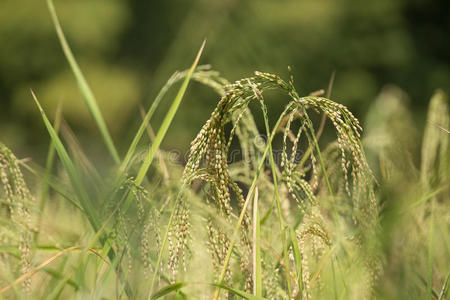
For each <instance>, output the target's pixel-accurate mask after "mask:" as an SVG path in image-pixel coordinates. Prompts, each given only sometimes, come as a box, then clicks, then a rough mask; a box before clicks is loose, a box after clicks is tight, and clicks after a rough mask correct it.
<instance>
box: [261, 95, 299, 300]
mask: <svg viewBox="0 0 450 300" xmlns="http://www.w3.org/2000/svg"><path fill="white" fill-rule="evenodd" d="M255 95H257V97H258V98H259V100H260V102H261V108H262V110H263V115H264V124H265V126H266V132H267V135H269V134H270V128H269V119H268V112H267V107H266V105H265V103H264V100H263V98H262V96H261V95H260V94H258V93H256V91H255ZM268 146H269V153H270V165H271V168H272V178H273V186H274V190H275V202H276V204H277V212H278V222H279V224H280V233H281V245H282V247H283V256H284V270H285V272H286V283H287V288H288V293H289V295H292V287H291V280H290V273H291V272H290V270H289V257H288V253H287V244H286V236H285V231H284V222H283V215H282V211H281V201H280V194H279V191H278V179H277V170H276V166H275V161H274V158H273V151H272V143H269V145H268Z"/></svg>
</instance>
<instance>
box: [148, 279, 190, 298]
mask: <svg viewBox="0 0 450 300" xmlns="http://www.w3.org/2000/svg"><path fill="white" fill-rule="evenodd" d="M184 286H186V283H184V282H175V283H172V284H169V285H168V286H165V287H163V288H162V289H160V290H159V291H157V292H156V293H155V294H154V295H153V296H152V298H151V299H152V300H156V299H159V298H161V297H164V296H165V295H168V294H170V293H172V292H176V291H178V290H179V289H181V288H182V287H184Z"/></svg>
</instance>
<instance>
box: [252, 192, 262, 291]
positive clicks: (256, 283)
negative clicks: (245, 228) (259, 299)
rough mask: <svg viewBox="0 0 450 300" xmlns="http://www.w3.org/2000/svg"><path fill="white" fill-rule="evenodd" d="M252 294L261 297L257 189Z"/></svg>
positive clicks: (254, 217)
mask: <svg viewBox="0 0 450 300" xmlns="http://www.w3.org/2000/svg"><path fill="white" fill-rule="evenodd" d="M253 294H254V295H255V296H262V275H261V224H260V221H259V211H258V188H256V190H255V198H254V200H253Z"/></svg>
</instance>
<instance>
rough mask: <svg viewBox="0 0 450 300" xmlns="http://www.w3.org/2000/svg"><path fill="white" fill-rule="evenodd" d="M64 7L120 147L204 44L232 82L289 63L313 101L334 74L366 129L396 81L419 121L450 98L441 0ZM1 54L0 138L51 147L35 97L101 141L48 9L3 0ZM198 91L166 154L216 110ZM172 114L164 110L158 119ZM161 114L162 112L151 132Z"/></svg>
mask: <svg viewBox="0 0 450 300" xmlns="http://www.w3.org/2000/svg"><path fill="white" fill-rule="evenodd" d="M55 5H56V9H57V11H58V14H59V16H60V19H61V23H62V27H63V30H64V31H65V33H66V36H67V38H68V40H69V43H70V45H71V47H72V49H73V51H74V54H75V56H76V57H77V59H78V61H79V62H80V65H81V68H82V70H83V71H84V72H85V74H86V76H87V79H88V81H89V82H90V84H91V87H92V88H93V90H94V93H95V94H96V96H97V98H98V101H99V104H100V106H101V109H102V112H103V113H104V115H105V118H106V121H107V123H108V125H109V126H110V128H111V129H112V130H113V134H114V139H121V138H123V137H124V136H127V130H129V128H130V127H133V125H134V127H135V126H136V124H137V121H138V119H139V118H140V117H139V113H138V110H137V108H136V105H137V104H138V103H139V102H141V103H143V104H144V106H146V107H147V106H148V105H149V104H150V103H151V102H152V101H153V99H154V97H155V95H156V92H157V91H158V89H159V88H160V86H162V84H163V83H164V82H165V81H166V80H167V78H168V77H169V76H170V74H172V73H173V72H174V71H175V70H177V69H178V70H180V69H185V68H186V67H187V66H188V65H189V64H190V60H191V57H192V55H193V53H194V52H195V51H196V49H197V48H198V46H199V45H200V43H201V41H202V40H203V39H204V38H207V47H206V51H205V53H204V55H203V57H202V63H209V64H212V65H213V67H214V68H215V69H216V70H220V71H221V72H222V75H223V76H224V77H225V78H228V79H229V80H235V79H237V78H241V77H245V76H248V75H250V74H251V73H252V72H253V71H254V70H260V71H267V72H274V73H281V74H283V73H284V74H286V73H287V71H286V67H287V66H288V65H290V66H292V68H293V75H294V76H295V78H296V86H297V88H298V89H299V90H301V91H302V92H303V93H309V92H311V91H314V90H318V89H321V88H326V86H327V83H328V80H329V78H330V75H331V73H332V71H333V70H336V81H335V84H334V87H333V93H332V98H333V99H334V100H336V101H338V102H341V103H343V104H345V105H348V106H349V107H350V109H351V110H352V111H355V112H356V114H357V115H358V116H360V117H361V118H362V119H363V120H364V115H365V112H366V109H367V108H368V106H369V104H370V103H371V102H373V101H374V99H375V98H376V96H377V94H378V93H379V92H380V90H381V88H382V87H383V86H384V85H385V84H387V83H395V84H397V85H398V86H399V87H400V88H401V89H403V90H406V91H407V93H408V94H409V96H410V101H411V103H412V106H413V108H414V109H415V111H416V114H417V116H418V117H419V118H418V120H423V119H424V118H425V116H424V115H423V113H422V112H423V111H424V108H425V107H426V105H427V99H429V97H430V96H431V94H432V93H433V91H434V90H435V89H436V88H438V87H440V88H442V89H444V91H445V92H447V93H448V92H449V82H450V52H449V51H448V49H449V48H450V35H449V30H450V24H449V22H450V16H449V14H450V8H449V4H448V1H444V0H440V1H439V0H436V1H425V0H412V1H402V0H397V1H392V0H378V1H356V0H340V1H334V0H302V1H295V0H280V1H272V0H264V1H248V0H245V1H237V0H223V1H206V0H195V1H184V0H171V1H143V0H132V1H118V0H108V1H93V0H58V1H55ZM0 45H1V47H0V134H1V136H2V139H3V140H7V141H9V143H10V146H11V147H12V148H14V149H20V151H19V153H20V152H22V153H23V154H27V153H28V152H30V151H34V150H35V149H39V148H41V147H45V145H46V144H47V140H48V138H47V137H46V136H44V134H45V131H44V130H42V129H43V128H42V127H43V125H42V122H41V120H40V119H39V112H38V111H37V110H36V109H35V107H34V104H33V101H32V99H31V97H30V94H29V88H33V89H34V90H35V91H36V92H37V93H39V95H40V99H41V101H42V103H43V106H44V108H45V109H46V110H47V111H48V112H49V115H52V114H53V113H54V112H55V110H56V107H57V105H58V103H59V102H60V101H62V102H63V112H64V117H65V118H66V119H67V120H68V121H69V123H70V125H71V126H73V127H75V128H76V129H77V130H78V132H83V133H84V134H83V135H82V137H81V138H83V136H84V138H85V139H86V140H89V141H92V140H93V139H94V138H95V137H98V135H97V132H96V130H93V129H94V128H95V125H94V122H93V121H92V119H91V117H90V115H89V113H88V110H87V109H86V107H85V104H84V103H83V101H81V95H80V94H79V92H78V90H77V87H76V83H75V79H74V78H73V76H72V74H71V72H70V69H69V66H68V64H67V63H66V61H65V58H64V56H63V53H62V51H61V49H60V46H59V43H58V40H57V38H56V34H55V32H54V28H53V26H52V23H51V19H50V16H49V13H48V11H47V7H46V4H45V1H36V0H22V1H13V0H4V1H1V3H0ZM192 88H193V89H194V91H195V92H191V95H196V97H195V98H194V97H189V91H188V95H187V98H186V99H185V100H184V102H183V103H182V107H181V110H180V112H179V114H178V115H177V118H176V120H175V122H174V125H173V126H174V130H172V131H171V133H170V134H169V136H168V137H167V139H166V140H165V142H164V143H165V146H166V147H172V148H179V149H182V150H186V148H187V145H188V144H189V141H190V140H192V138H193V137H194V135H195V133H196V132H197V131H198V129H199V128H200V127H201V125H202V124H203V123H204V122H205V120H206V119H207V118H208V116H209V114H210V112H211V111H212V110H213V108H214V107H215V105H216V102H217V97H216V96H215V95H214V94H213V93H212V92H211V91H208V90H206V89H204V88H202V87H200V86H199V85H193V86H192ZM268 105H269V111H274V114H277V113H279V112H281V110H282V106H281V105H277V101H276V100H274V101H269V103H268ZM167 107H168V104H167V106H165V105H164V103H163V105H162V106H161V108H160V110H161V112H164V111H166V110H167ZM163 115H164V114H163V113H159V114H157V116H160V118H159V119H158V118H155V122H154V124H152V125H153V126H154V127H156V128H157V127H159V122H160V121H161V120H162V117H163ZM257 121H259V124H260V125H262V120H257ZM134 127H133V128H134ZM25 145H27V146H26V147H25ZM93 145H95V143H94V144H93ZM30 146H33V147H34V148H33V147H30ZM93 148H94V147H93Z"/></svg>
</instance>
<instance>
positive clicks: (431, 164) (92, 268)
mask: <svg viewBox="0 0 450 300" xmlns="http://www.w3.org/2000/svg"><path fill="white" fill-rule="evenodd" d="M48 5H49V9H50V12H51V15H52V18H53V22H54V24H55V28H56V30H57V34H58V37H59V39H60V42H61V45H62V48H63V51H64V54H65V55H66V57H67V60H68V62H69V64H70V66H71V68H72V70H73V73H74V76H75V78H76V80H77V82H78V83H79V87H80V91H81V92H82V94H83V96H84V100H85V102H86V104H87V106H88V107H89V108H90V111H91V113H92V116H93V118H94V120H95V121H96V124H97V125H98V127H99V131H100V134H101V136H102V138H103V140H104V142H105V146H106V147H105V150H107V151H108V153H109V154H110V156H111V157H112V161H111V165H110V166H109V167H108V168H107V169H105V167H104V166H98V164H97V163H96V162H94V161H93V159H92V158H89V157H88V156H87V155H86V154H85V153H84V151H83V147H82V145H81V144H80V143H79V142H78V140H77V138H76V134H74V133H73V132H72V131H71V129H70V126H69V125H68V124H67V123H66V122H65V121H64V117H63V116H64V111H63V109H62V110H60V111H59V112H58V113H57V115H56V116H55V121H54V123H53V124H52V123H51V121H50V119H49V117H48V116H47V114H46V112H45V111H44V109H43V108H42V107H41V105H40V102H39V95H35V94H34V93H33V92H31V94H32V95H31V96H30V98H33V99H34V101H35V103H36V107H37V110H38V111H39V112H40V114H41V117H42V120H43V122H44V124H45V128H46V130H47V131H48V134H49V136H50V141H51V142H50V146H49V150H48V156H47V163H46V166H45V167H44V168H43V167H40V166H38V165H37V164H35V163H33V161H32V160H31V161H30V160H28V159H18V158H16V157H15V156H14V154H13V152H12V151H11V150H10V149H9V148H8V147H7V146H5V144H2V143H3V142H4V143H6V144H7V142H8V141H2V143H0V179H1V185H0V187H1V189H0V203H1V206H0V209H1V210H0V222H1V224H2V226H1V227H0V270H1V272H0V298H4V299H29V298H32V299H67V298H77V299H78V298H81V299H84V298H90V299H91V298H92V299H113V298H117V299H120V298H122V299H158V298H166V299H238V298H244V299H399V298H407V299H422V298H423V299H446V297H447V291H448V284H449V283H448V281H449V274H450V273H449V271H450V265H449V260H448V257H449V253H450V252H449V248H450V243H449V241H450V240H449V228H448V217H449V215H448V211H449V209H448V208H449V201H448V200H449V197H448V196H449V187H448V182H449V172H448V170H449V159H448V158H449V154H450V153H449V146H448V144H449V136H448V128H449V112H448V101H447V98H446V95H445V93H444V92H442V91H438V92H436V94H435V95H434V96H433V97H432V100H431V102H430V108H429V113H428V121H427V123H426V128H425V133H424V136H423V141H422V143H421V149H420V150H419V149H412V148H414V146H418V145H419V144H420V143H417V142H416V140H417V139H418V137H417V136H418V134H414V133H413V131H414V124H413V122H412V117H411V116H410V115H409V112H408V109H407V108H406V107H405V104H404V99H403V98H405V96H404V94H403V93H402V92H400V91H399V90H398V89H395V88H392V87H391V88H387V89H385V90H383V91H382V93H381V94H380V96H379V98H378V99H377V100H376V101H375V102H374V103H375V104H374V107H373V108H372V109H371V111H370V114H369V117H368V122H367V123H368V124H367V129H368V130H367V133H366V134H364V135H363V133H362V131H363V129H362V125H361V124H360V123H359V121H358V119H357V118H356V117H355V116H354V115H353V114H352V113H351V112H350V111H349V109H347V108H346V107H345V106H344V105H342V104H339V103H337V102H335V101H333V100H331V99H330V98H332V97H330V95H331V84H330V86H329V88H328V93H327V94H328V95H327V97H322V96H318V95H317V93H312V94H311V95H304V96H301V93H299V92H298V91H297V90H296V87H295V84H294V78H293V76H292V75H291V76H290V77H289V79H288V80H284V79H283V78H281V77H280V76H278V75H274V74H270V73H264V72H255V73H254V75H253V76H251V77H247V78H243V79H240V80H237V81H235V82H233V83H230V82H229V81H228V80H226V79H224V78H222V77H221V76H220V74H219V73H218V72H217V71H214V70H212V69H211V67H210V66H207V65H206V66H205V65H203V66H201V65H200V66H199V65H198V63H199V60H200V57H201V54H202V51H203V48H204V46H205V42H204V43H203V44H202V46H201V47H200V50H199V51H198V53H197V56H196V57H195V59H194V62H193V64H192V65H191V67H190V68H189V69H188V70H186V71H181V72H176V73H175V74H174V75H173V76H172V77H170V78H169V80H168V81H167V83H166V84H165V85H164V86H163V87H162V88H161V90H160V92H159V93H158V94H157V96H156V98H155V100H154V101H153V103H152V105H151V106H150V107H149V108H148V110H147V111H145V110H141V113H142V122H141V124H140V126H139V128H137V130H136V134H135V135H134V137H131V139H130V140H131V141H132V142H131V143H130V145H129V146H128V147H126V148H125V149H127V151H126V152H125V153H122V154H121V153H120V152H119V151H118V150H117V149H116V147H115V144H114V142H113V141H112V138H111V136H110V134H109V132H108V128H107V126H106V124H105V122H104V121H103V117H102V114H101V111H100V109H99V108H98V106H97V104H96V98H95V96H94V94H93V93H92V91H91V89H90V87H89V85H88V83H87V81H86V80H85V79H84V76H83V73H82V70H81V69H80V67H79V66H78V64H77V62H76V60H75V57H74V56H73V54H72V52H71V50H70V47H69V44H68V42H67V40H66V39H65V37H64V33H63V31H62V29H61V26H60V24H59V21H58V18H57V15H56V12H55V9H54V7H53V3H52V1H51V0H48ZM289 71H290V68H289ZM191 81H197V82H199V83H201V84H202V85H204V86H206V87H209V88H211V89H213V90H214V91H215V92H216V93H217V95H218V96H217V99H218V101H217V105H216V108H215V109H214V110H213V112H212V113H211V115H210V117H209V119H208V120H207V121H206V123H205V124H204V125H203V127H202V128H201V129H200V131H199V133H198V134H197V136H196V137H195V139H194V140H193V141H192V143H191V147H190V151H189V154H188V158H187V160H186V162H184V163H183V162H176V163H175V162H174V161H173V159H171V157H170V155H171V153H170V152H169V151H167V150H164V149H161V148H160V146H161V142H162V141H163V139H164V137H165V136H166V134H167V132H168V131H169V130H170V125H171V123H172V121H173V119H174V118H175V117H176V112H177V110H178V108H179V105H180V103H181V101H189V99H184V97H185V92H186V90H187V88H188V86H189V83H190V82H191ZM179 82H181V86H180V87H179V89H178V92H177V94H176V96H175V97H174V99H173V100H172V102H171V106H170V108H169V111H168V112H167V114H166V115H165V117H164V120H163V122H162V125H161V126H160V128H159V129H158V130H157V131H156V133H154V132H153V129H152V128H151V126H150V121H151V119H152V117H153V115H154V113H155V111H156V108H157V107H158V106H159V104H160V103H161V101H163V100H164V99H165V98H166V96H167V92H168V90H169V89H171V88H173V87H174V86H175V85H176V84H177V83H179ZM268 90H272V92H273V91H276V92H278V93H281V94H282V95H284V97H285V99H286V101H285V103H283V104H280V105H283V106H284V110H283V112H282V113H281V114H280V115H279V116H277V117H276V118H273V116H271V112H270V111H269V110H268V108H267V105H266V101H270V99H266V98H267V96H266V95H267V93H266V92H267V91H268ZM269 95H270V94H269ZM268 98H270V97H268ZM136 111H139V108H136ZM257 115H260V116H262V119H263V121H264V124H263V125H264V126H263V128H262V129H261V128H258V126H257V123H256V122H255V116H257ZM320 118H322V121H320V122H317V120H318V119H320ZM323 130H326V131H330V134H331V135H332V136H333V137H334V138H333V139H332V140H329V139H327V140H325V139H324V138H322V139H321V138H320V137H321V134H322V131H323ZM145 133H147V135H148V137H147V138H146V137H145V136H144V135H145ZM121 148H123V147H120V148H119V149H121ZM417 148H419V147H417ZM416 151H420V159H419V162H417V161H414V159H413V156H414V153H415V152H416ZM366 152H367V154H366ZM122 157H123V158H122ZM56 158H58V159H56ZM155 158H157V159H156V160H155ZM24 172H29V173H30V174H31V175H33V176H32V177H31V176H30V178H33V179H32V180H31V179H30V183H29V184H27V183H26V181H25V179H24V178H28V177H27V176H28V175H30V174H27V176H25V174H24ZM33 195H35V196H33Z"/></svg>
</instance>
